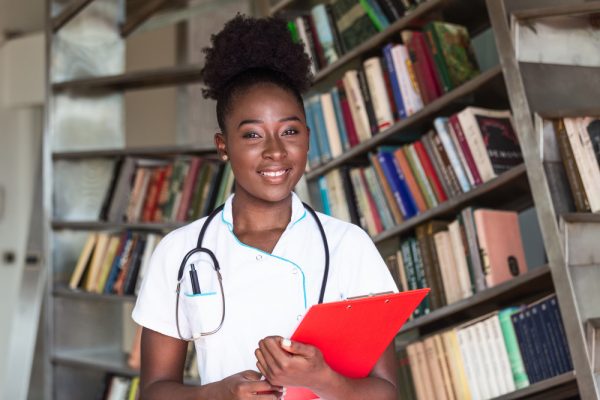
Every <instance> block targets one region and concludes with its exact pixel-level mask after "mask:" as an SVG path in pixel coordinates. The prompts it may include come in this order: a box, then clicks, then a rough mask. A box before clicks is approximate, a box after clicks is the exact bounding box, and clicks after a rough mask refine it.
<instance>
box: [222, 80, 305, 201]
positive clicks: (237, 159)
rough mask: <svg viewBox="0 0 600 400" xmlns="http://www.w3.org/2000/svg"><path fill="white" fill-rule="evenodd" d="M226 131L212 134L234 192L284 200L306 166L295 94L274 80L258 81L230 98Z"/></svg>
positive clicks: (302, 127)
mask: <svg viewBox="0 0 600 400" xmlns="http://www.w3.org/2000/svg"><path fill="white" fill-rule="evenodd" d="M232 101H233V103H232V107H231V111H230V112H229V113H228V114H227V115H226V116H225V129H226V133H225V134H216V135H215V144H216V145H217V149H218V150H219V152H220V154H221V155H223V154H227V156H228V157H229V160H230V162H231V168H232V170H233V173H234V175H235V181H236V195H238V194H239V195H249V197H252V198H255V199H258V200H262V201H267V202H277V201H281V200H284V199H287V198H288V197H289V195H290V193H291V191H292V190H293V189H294V187H295V186H296V184H297V183H298V181H299V180H300V178H301V177H302V174H303V173H304V170H305V167H306V158H307V153H308V135H309V132H308V128H307V126H306V120H305V116H304V110H303V109H302V107H301V106H300V105H298V102H297V101H296V99H295V97H294V96H293V95H292V94H291V93H289V92H288V91H286V90H284V89H282V88H280V87H278V86H277V85H274V84H257V85H255V86H252V87H251V88H250V89H248V90H246V91H244V92H243V93H241V94H239V95H236V96H235V97H234V98H233V100H232Z"/></svg>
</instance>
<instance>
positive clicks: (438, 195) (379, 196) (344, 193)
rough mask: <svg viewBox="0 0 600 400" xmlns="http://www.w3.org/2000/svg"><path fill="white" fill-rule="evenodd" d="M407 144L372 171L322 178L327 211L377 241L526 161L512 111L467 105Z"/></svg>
mask: <svg viewBox="0 0 600 400" xmlns="http://www.w3.org/2000/svg"><path fill="white" fill-rule="evenodd" d="M434 126H435V130H434V129H432V130H431V131H430V132H428V133H427V134H425V135H423V137H422V138H421V139H419V140H417V141H415V142H413V143H410V144H407V145H405V146H395V147H394V146H384V147H380V148H379V149H378V150H377V151H376V152H374V153H372V154H371V156H370V164H371V165H369V166H366V167H342V168H340V169H336V170H333V171H331V172H329V173H327V174H325V175H324V176H322V177H320V178H319V188H320V194H321V202H322V206H323V207H322V209H323V210H324V212H325V213H328V214H330V215H333V216H335V217H337V218H340V219H343V220H347V221H352V222H354V223H356V224H359V225H361V226H362V227H363V228H364V229H365V230H366V231H367V232H369V233H370V234H371V235H377V234H379V233H381V232H383V231H384V230H386V229H390V228H391V227H393V226H394V225H396V224H400V223H401V222H402V221H405V220H407V219H409V218H411V217H414V216H415V215H417V214H419V213H422V212H424V211H427V210H428V209H431V208H434V207H437V206H438V205H440V204H442V203H443V202H445V201H446V200H448V199H450V198H453V197H456V196H459V195H461V194H462V193H465V192H468V191H469V190H471V189H473V188H474V187H477V186H479V185H481V184H483V183H485V182H488V181H490V180H491V179H493V178H495V177H496V176H498V175H500V174H502V173H503V172H506V171H508V170H509V169H511V168H513V167H514V166H517V165H519V164H521V163H522V162H523V157H522V155H521V149H520V147H519V142H518V139H517V136H516V134H515V131H514V129H513V124H512V118H511V114H510V112H509V111H503V110H488V109H482V108H475V107H467V108H465V109H464V110H462V111H461V112H459V113H456V114H454V115H452V116H450V117H449V118H444V117H440V118H437V119H436V120H435V121H434Z"/></svg>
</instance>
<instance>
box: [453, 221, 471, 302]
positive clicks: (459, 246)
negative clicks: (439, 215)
mask: <svg viewBox="0 0 600 400" xmlns="http://www.w3.org/2000/svg"><path fill="white" fill-rule="evenodd" d="M448 233H449V235H450V244H451V249H452V255H453V256H454V264H455V267H456V273H457V279H458V283H459V288H460V298H461V299H466V298H468V297H471V296H472V295H473V283H472V282H471V277H470V274H469V265H468V263H467V257H466V251H465V248H464V246H463V242H462V237H461V229H460V222H459V221H458V220H457V219H456V220H454V221H452V222H450V223H449V224H448Z"/></svg>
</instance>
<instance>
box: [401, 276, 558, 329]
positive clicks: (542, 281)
mask: <svg viewBox="0 0 600 400" xmlns="http://www.w3.org/2000/svg"><path fill="white" fill-rule="evenodd" d="M553 290H554V286H553V283H552V276H551V274H550V268H549V267H548V266H547V265H545V266H542V267H538V268H534V269H531V270H530V271H528V272H527V273H525V274H523V275H521V276H517V277H515V278H513V279H511V280H509V281H507V282H504V283H501V284H500V285H497V286H494V287H492V288H489V289H486V290H484V291H482V292H478V293H475V294H474V295H473V296H471V297H469V298H467V299H464V300H460V301H458V302H456V303H452V304H449V305H447V306H445V307H442V308H439V309H437V310H434V311H432V312H430V313H429V314H427V315H424V316H422V317H420V318H417V319H414V320H411V321H408V322H407V323H406V324H404V326H403V327H402V329H401V330H400V333H404V332H407V331H410V330H413V329H419V330H420V331H421V333H423V332H435V331H438V330H440V329H443V328H447V327H449V326H452V325H456V324H459V323H462V322H465V321H469V320H471V319H474V318H477V317H479V316H482V315H485V314H487V313H489V312H492V311H495V310H498V309H499V308H502V307H504V306H507V305H510V304H515V303H516V302H520V301H526V300H528V299H530V298H532V297H537V296H539V295H541V294H547V293H551V292H553Z"/></svg>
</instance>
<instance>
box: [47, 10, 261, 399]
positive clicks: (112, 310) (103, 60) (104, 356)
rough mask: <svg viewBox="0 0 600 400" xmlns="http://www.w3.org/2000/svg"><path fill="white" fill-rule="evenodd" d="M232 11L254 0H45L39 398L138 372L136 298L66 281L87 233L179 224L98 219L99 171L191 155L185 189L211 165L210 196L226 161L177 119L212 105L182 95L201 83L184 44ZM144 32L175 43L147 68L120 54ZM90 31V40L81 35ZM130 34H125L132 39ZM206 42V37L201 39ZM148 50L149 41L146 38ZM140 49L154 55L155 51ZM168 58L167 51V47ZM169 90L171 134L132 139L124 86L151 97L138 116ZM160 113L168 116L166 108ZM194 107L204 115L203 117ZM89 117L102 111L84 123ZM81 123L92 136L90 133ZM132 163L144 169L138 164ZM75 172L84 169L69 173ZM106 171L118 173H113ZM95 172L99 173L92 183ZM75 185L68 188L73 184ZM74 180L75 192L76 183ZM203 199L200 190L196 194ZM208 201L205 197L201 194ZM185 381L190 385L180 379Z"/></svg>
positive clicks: (87, 391) (75, 394)
mask: <svg viewBox="0 0 600 400" xmlns="http://www.w3.org/2000/svg"><path fill="white" fill-rule="evenodd" d="M238 10H239V11H241V12H245V13H249V12H251V11H252V7H251V2H246V1H242V0H239V1H237V2H236V1H227V2H202V3H201V4H198V2H190V1H187V0H185V1H165V0H150V1H138V0H128V1H126V2H123V1H120V0H73V1H70V2H67V1H61V0H49V1H48V15H47V21H48V24H47V47H48V58H49V60H50V61H49V62H48V65H49V69H48V71H47V93H48V101H47V104H48V106H47V108H46V122H45V133H44V221H45V222H44V235H45V239H46V247H45V255H46V256H45V257H44V258H45V259H46V260H47V262H48V270H49V271H50V273H49V277H50V278H49V279H48V282H47V290H46V293H47V294H46V298H45V300H46V301H45V303H46V312H45V317H44V318H45V324H44V325H45V326H44V331H45V338H46V339H45V346H44V353H45V354H44V358H45V361H46V362H45V363H44V364H45V371H44V374H45V387H44V398H48V399H83V398H101V396H102V393H103V390H104V388H105V387H106V384H107V376H109V375H119V376H125V377H134V376H137V375H139V371H137V370H135V369H132V368H131V367H130V366H129V365H128V356H127V351H128V349H127V348H128V347H131V345H132V342H133V337H132V336H133V331H134V330H135V328H134V325H133V321H131V318H130V314H131V308H132V307H133V305H134V303H135V301H136V296H135V295H131V294H129V295H117V294H112V293H111V294H108V293H107V292H106V290H104V291H103V292H102V293H96V292H93V293H92V292H88V291H85V290H83V289H80V288H78V289H77V290H73V289H70V288H69V285H68V284H69V277H70V276H71V274H72V272H73V269H74V267H75V263H76V261H77V257H78V254H77V253H79V252H81V249H82V245H83V244H84V242H85V241H86V237H88V235H91V234H96V235H97V234H104V233H108V234H113V235H116V234H119V235H121V234H122V233H123V232H126V231H127V232H134V233H135V234H136V235H138V234H139V235H144V236H146V235H149V234H165V233H167V232H169V231H171V230H173V229H176V228H178V227H181V226H183V225H185V224H186V222H181V221H176V220H173V219H172V218H165V219H161V221H163V222H137V221H136V222H121V221H119V220H113V221H112V222H111V221H109V220H103V219H101V218H99V213H98V211H99V209H97V208H94V207H96V206H97V205H98V204H99V203H98V200H97V199H98V198H101V197H103V196H104V195H105V194H106V192H107V191H108V189H109V187H110V186H111V184H110V183H109V182H108V180H107V179H106V177H107V176H108V174H109V172H108V170H107V168H112V167H110V166H113V167H115V166H118V165H119V163H120V162H123V163H124V162H125V160H126V159H134V160H136V162H137V160H147V161H152V162H156V163H157V165H159V164H165V165H167V164H174V163H175V162H176V161H177V160H183V162H184V163H188V164H191V160H194V159H198V158H200V159H201V160H202V161H201V166H200V167H199V168H200V169H199V170H198V174H197V176H198V178H196V180H195V181H194V187H200V186H199V185H200V184H199V182H200V178H199V177H200V175H201V172H200V171H201V168H203V167H202V166H206V165H208V164H210V165H211V166H212V168H208V169H209V170H210V171H209V172H207V176H213V177H215V178H214V181H211V182H209V179H208V178H207V180H206V183H205V185H207V187H208V188H209V189H207V190H208V191H209V192H213V194H214V193H216V192H214V189H212V190H211V188H212V186H210V185H211V183H215V185H217V186H214V187H216V188H218V185H219V184H220V182H222V181H224V180H223V179H221V178H218V177H219V176H221V174H224V172H221V171H223V164H222V163H221V161H220V160H219V159H218V157H217V154H216V151H215V149H214V146H213V145H212V140H211V139H212V136H211V137H207V138H204V139H205V140H202V139H203V138H198V137H195V136H193V135H192V133H191V131H192V130H194V131H195V132H194V133H197V132H201V131H202V130H197V132H196V130H195V129H192V128H190V127H189V126H187V125H186V124H188V121H189V120H190V119H191V118H195V117H197V116H196V115H195V114H194V115H193V116H192V115H190V111H188V110H190V109H192V106H193V107H198V108H201V107H205V108H208V107H211V106H212V104H210V103H202V102H200V103H199V101H198V99H197V98H191V97H193V96H192V95H190V93H192V94H193V91H194V90H198V84H199V83H200V68H201V66H200V65H199V64H198V63H197V60H198V59H199V58H200V57H199V56H198V55H196V54H194V52H195V51H196V50H194V49H192V48H191V46H189V43H188V42H187V40H191V38H192V37H194V38H197V36H198V35H199V34H200V33H199V31H201V30H200V29H198V26H199V25H200V24H202V29H204V28H205V26H208V27H210V26H213V25H214V29H215V30H216V29H218V28H220V27H221V26H222V24H223V23H224V22H225V21H226V20H228V19H229V18H231V17H232V16H234V15H235V13H236V12H237V11H238ZM165 29H166V31H167V32H166V33H165ZM194 29H195V30H194ZM157 32H158V33H157ZM86 35H87V36H86ZM144 35H149V36H146V37H151V38H154V39H156V38H157V37H158V38H159V40H167V39H164V38H163V37H162V36H160V35H165V37H168V38H172V39H169V40H172V41H173V42H172V43H171V46H172V47H174V48H176V49H177V50H176V51H173V52H172V53H174V55H173V56H172V59H169V60H167V61H166V62H165V60H164V58H169V57H171V56H161V54H156V53H153V54H152V58H153V60H152V61H151V62H149V61H145V62H146V63H149V64H150V65H151V67H147V66H145V65H137V64H143V62H142V61H139V60H137V59H133V61H132V65H129V61H131V60H130V59H129V58H127V57H133V56H132V55H131V53H126V52H125V49H126V47H127V46H129V45H130V44H131V43H132V42H133V43H136V46H139V43H140V39H139V38H140V36H142V37H143V36H144ZM91 37H93V38H94V40H93V41H90V38H91ZM129 37H133V38H132V39H131V42H130V41H129V40H128V39H129ZM204 40H206V42H208V37H206V38H204ZM91 42H93V43H91ZM146 42H148V39H146ZM161 43H162V42H161ZM195 44H197V43H195ZM201 44H202V43H201ZM151 45H152V46H154V43H152V44H151ZM202 45H204V44H202ZM136 49H137V48H135V49H134V51H135V50H136ZM159 50H160V49H159ZM147 51H148V52H153V51H154V49H148V50H147ZM167 53H169V54H170V51H167ZM198 53H199V52H198ZM136 54H137V53H136ZM138 57H139V56H138ZM161 57H162V58H161ZM155 58H157V59H159V60H158V61H156V60H155ZM163 64H166V65H163ZM129 67H131V68H132V70H131V71H130V70H128V68H129ZM166 89H170V90H173V91H174V92H175V93H176V95H175V96H173V100H174V102H175V103H176V104H175V108H176V109H177V126H175V128H174V131H173V132H169V133H168V135H165V134H164V132H158V129H157V132H147V133H146V132H144V134H146V135H148V137H149V139H150V140H147V141H146V140H139V139H137V140H136V138H133V139H132V137H130V136H129V135H130V133H131V132H129V131H128V130H127V129H129V128H130V126H129V125H128V124H127V123H128V121H126V118H125V116H126V114H127V113H128V110H127V106H128V105H127V104H126V101H125V100H126V96H128V95H130V94H131V92H133V91H135V92H136V94H137V93H139V92H143V93H144V94H145V93H149V94H150V96H149V99H148V101H146V100H147V99H144V108H143V111H146V109H147V107H152V106H153V104H154V103H153V98H152V97H151V96H152V95H153V94H155V93H157V91H158V92H160V91H161V90H166ZM134 108H135V107H134ZM211 109H212V108H211ZM164 111H166V112H167V114H168V111H170V110H164ZM199 111H200V110H199ZM129 112H130V111H129ZM147 112H154V113H156V114H160V113H162V112H163V109H162V108H160V109H158V110H156V106H155V110H154V111H147ZM196 114H198V115H201V114H202V112H199V113H196ZM205 114H206V113H205ZM161 115H162V114H161ZM94 116H104V118H98V119H96V121H92V120H93V119H94V118H95V117H94ZM65 121H66V122H67V123H66V124H65ZM100 126H102V127H100ZM90 128H91V131H93V133H94V134H90V133H89V132H90ZM137 128H138V130H139V129H140V128H139V127H137ZM188 129H189V130H188ZM175 131H176V132H175ZM155 136H156V137H157V138H158V137H160V136H162V137H163V138H164V137H165V136H168V139H169V141H168V142H166V141H165V140H164V139H162V140H161V141H158V140H156V138H154V137H155ZM131 143H134V145H131ZM136 143H137V144H136ZM151 143H157V145H151ZM188 161H189V162H188ZM135 168H136V170H137V169H138V168H145V166H144V165H142V166H141V167H140V165H137V166H136V167H135ZM173 168H175V167H173ZM77 170H80V171H87V172H85V173H84V174H83V175H79V176H77V174H76V171H77ZM65 171H66V172H67V173H68V174H74V175H68V176H67V179H66V180H62V181H61V180H60V179H61V178H60V177H59V174H62V173H64V172H65ZM112 171H113V176H114V177H115V178H117V180H118V178H119V174H120V173H117V172H115V170H114V169H113V170H112ZM117 171H118V170H117ZM98 173H100V174H101V175H102V176H103V178H99V175H98ZM186 173H187V172H186ZM185 176H187V175H185ZM62 177H63V178H64V176H62ZM132 178H133V177H132ZM190 180H191V178H190ZM165 181H166V178H165ZM217 181H219V182H217ZM73 182H76V184H75V185H73ZM132 183H133V181H132ZM77 185H78V186H79V189H75V188H76V186H77ZM149 186H150V184H149ZM149 186H148V187H149ZM180 189H181V187H180ZM225 192H226V190H225V191H224V192H223V193H225ZM198 193H200V190H198ZM205 195H206V191H205V192H204V194H203V195H201V197H202V196H205ZM210 196H212V195H210ZM58 197H60V201H62V200H64V199H67V200H68V199H71V200H69V201H71V204H72V205H74V206H75V205H77V204H76V203H84V202H85V201H87V200H89V199H90V198H92V199H93V198H96V200H95V201H92V202H91V203H89V204H88V205H87V206H85V207H83V208H86V210H85V211H84V212H83V213H82V214H80V215H79V217H76V218H72V217H70V216H68V215H66V216H65V215H62V214H60V212H57V211H58V208H59V207H60V206H57V204H58V202H60V201H58V200H57V198H58ZM74 199H78V200H74ZM205 201H208V200H206V198H205ZM145 202H146V200H144V203H145ZM90 204H93V205H92V206H90ZM190 204H192V203H190ZM71 208H76V207H71ZM83 208H81V209H80V210H83ZM188 211H189V209H188ZM123 237H124V236H123ZM82 282H83V281H82ZM185 381H186V382H187V383H188V384H198V382H197V381H194V380H191V379H189V378H186V380H185Z"/></svg>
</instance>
